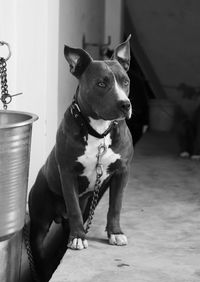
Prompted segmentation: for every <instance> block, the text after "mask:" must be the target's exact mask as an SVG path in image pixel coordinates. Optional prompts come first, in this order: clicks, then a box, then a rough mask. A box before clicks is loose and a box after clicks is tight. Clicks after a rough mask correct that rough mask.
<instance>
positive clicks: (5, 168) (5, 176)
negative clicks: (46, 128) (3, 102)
mask: <svg viewBox="0 0 200 282" xmlns="http://www.w3.org/2000/svg"><path fill="white" fill-rule="evenodd" d="M37 119H38V117H37V116H36V115H34V114H30V113H24V112H14V111H0V241H2V240H5V239H8V238H9V237H10V236H11V235H12V234H13V233H15V232H16V231H18V230H21V229H22V228H23V226H24V219H25V210H26V196H27V186H28V173H29V161H30V148H31V134H32V123H33V122H34V121H35V120H37Z"/></svg>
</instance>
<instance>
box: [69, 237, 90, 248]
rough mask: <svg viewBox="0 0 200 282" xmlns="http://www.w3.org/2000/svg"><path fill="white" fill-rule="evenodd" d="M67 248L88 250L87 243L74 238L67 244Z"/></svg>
mask: <svg viewBox="0 0 200 282" xmlns="http://www.w3.org/2000/svg"><path fill="white" fill-rule="evenodd" d="M68 248H70V249H72V250H83V249H87V248H88V241H87V240H86V239H85V240H82V239H81V238H74V239H73V240H71V241H70V242H69V243H68Z"/></svg>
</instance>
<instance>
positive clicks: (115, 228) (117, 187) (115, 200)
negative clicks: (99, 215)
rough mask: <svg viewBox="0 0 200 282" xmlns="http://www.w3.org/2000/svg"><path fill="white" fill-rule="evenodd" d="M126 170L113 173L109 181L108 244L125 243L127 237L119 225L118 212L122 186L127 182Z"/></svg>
mask: <svg viewBox="0 0 200 282" xmlns="http://www.w3.org/2000/svg"><path fill="white" fill-rule="evenodd" d="M127 179H128V172H127V171H126V170H123V171H121V172H117V173H116V174H114V175H113V177H112V179H111V183H110V195H109V210H108V214H107V227H106V231H107V234H108V239H109V244H111V245H117V246H123V245H127V243H128V242H127V237H126V236H125V235H124V233H123V232H122V229H121V227H120V213H121V208H122V198H123V192H124V188H125V186H126V184H127Z"/></svg>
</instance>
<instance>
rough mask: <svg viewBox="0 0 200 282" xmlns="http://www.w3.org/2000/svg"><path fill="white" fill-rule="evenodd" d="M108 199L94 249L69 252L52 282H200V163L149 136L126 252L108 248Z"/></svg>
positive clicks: (130, 195) (125, 218)
mask: <svg viewBox="0 0 200 282" xmlns="http://www.w3.org/2000/svg"><path fill="white" fill-rule="evenodd" d="M107 206H108V194H106V195H105V196H104V198H103V199H102V201H101V203H100V205H99V206H98V208H97V210H96V212H95V218H94V221H93V225H92V227H91V231H90V232H89V236H88V239H89V248H88V249H87V250H83V251H71V250H69V251H67V252H66V254H65V256H64V258H63V260H62V263H61V264H60V266H59V267H58V269H57V271H56V272H55V273H54V276H53V277H52V279H51V282H94V281H95V282H112V281H115V282H133V281H135V282H161V281H162V282H199V281H200V162H195V161H192V160H189V159H187V160H183V159H180V158H178V157H177V148H176V142H175V140H174V138H173V137H172V136H170V135H169V134H166V133H164V134H161V133H146V135H145V136H144V137H143V139H142V140H141V141H140V143H139V144H138V145H137V147H136V150H135V158H134V162H133V165H132V169H131V177H130V179H129V183H128V187H127V189H126V193H125V195H124V204H123V211H122V218H121V225H122V226H123V230H124V232H125V233H126V234H127V236H128V241H129V244H128V246H125V247H116V246H110V245H108V244H107V240H106V233H105V232H104V228H105V224H106V213H107Z"/></svg>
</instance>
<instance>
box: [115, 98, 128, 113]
mask: <svg viewBox="0 0 200 282" xmlns="http://www.w3.org/2000/svg"><path fill="white" fill-rule="evenodd" d="M118 106H119V109H120V110H121V111H122V112H123V113H125V114H126V113H128V112H129V110H130V108H131V103H130V101H129V100H121V101H119V102H118Z"/></svg>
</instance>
